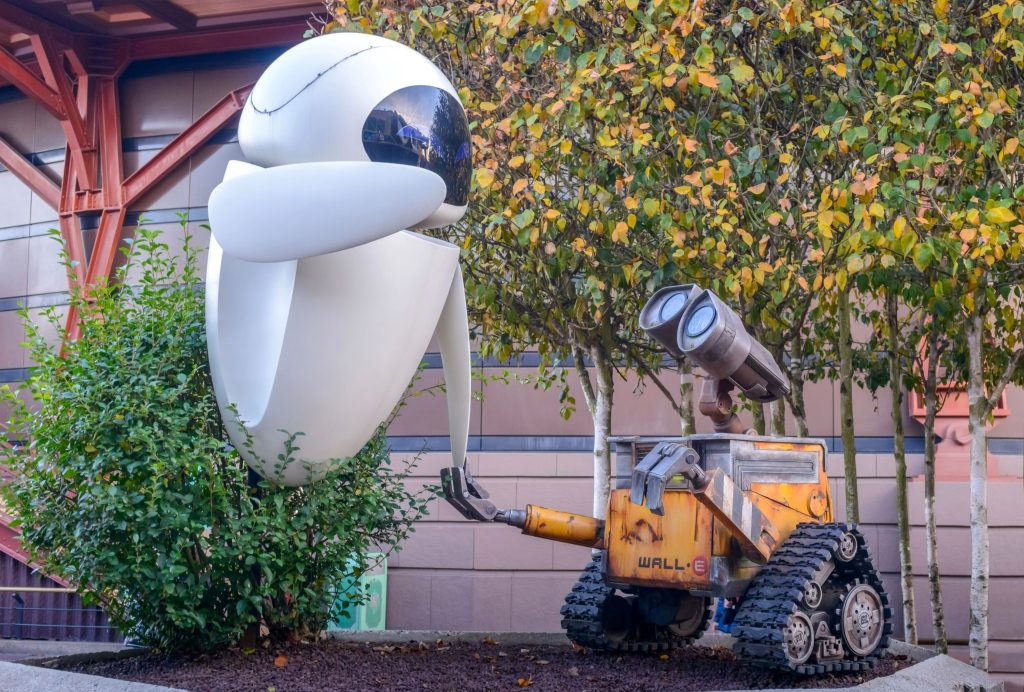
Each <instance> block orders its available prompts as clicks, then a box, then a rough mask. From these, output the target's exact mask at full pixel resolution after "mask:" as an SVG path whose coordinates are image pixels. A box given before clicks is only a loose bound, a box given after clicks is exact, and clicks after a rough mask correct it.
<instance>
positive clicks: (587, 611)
mask: <svg viewBox="0 0 1024 692" xmlns="http://www.w3.org/2000/svg"><path fill="white" fill-rule="evenodd" d="M614 594H615V589H614V588H612V587H610V586H608V585H607V584H605V583H604V577H603V576H602V574H601V558H600V557H595V558H594V559H593V560H592V561H591V562H590V563H589V564H588V565H587V566H586V568H585V569H584V570H583V572H582V573H581V574H580V577H579V580H578V581H577V582H576V583H575V584H574V585H573V587H572V590H571V591H570V592H569V593H568V594H567V595H566V597H565V605H563V606H562V609H561V611H560V612H561V615H562V629H564V630H565V635H566V636H567V637H568V638H569V640H570V641H572V642H574V643H575V644H577V645H579V646H582V647H585V648H587V649H593V650H595V651H622V652H645V651H665V650H668V649H674V648H676V647H680V646H685V645H687V644H690V643H692V642H693V641H695V640H696V639H697V638H699V637H700V635H701V634H703V633H704V630H706V629H707V628H708V625H710V624H711V608H710V606H709V607H707V608H706V609H705V613H704V620H703V622H702V623H701V624H700V626H699V627H698V628H697V631H696V632H695V633H694V634H693V635H691V636H689V637H679V636H676V635H673V634H672V633H671V632H669V631H668V630H667V629H666V628H657V629H658V631H657V632H656V635H657V637H658V638H657V640H644V639H626V640H624V641H612V640H610V639H608V637H606V636H605V631H604V625H603V623H602V620H601V615H602V613H603V608H604V603H605V601H606V600H607V599H608V597H609V596H612V595H614ZM644 629H645V630H650V629H651V628H650V627H645V628H644Z"/></svg>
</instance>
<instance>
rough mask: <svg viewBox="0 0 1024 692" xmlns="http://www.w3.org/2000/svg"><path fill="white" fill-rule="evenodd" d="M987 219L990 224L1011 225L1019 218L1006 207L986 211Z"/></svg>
mask: <svg viewBox="0 0 1024 692" xmlns="http://www.w3.org/2000/svg"><path fill="white" fill-rule="evenodd" d="M985 218H986V219H988V221H989V222H990V223H1010V222H1011V221H1016V220H1017V217H1016V216H1014V215H1013V212H1012V211H1010V210H1009V209H1007V208H1006V207H992V208H991V209H986V210H985Z"/></svg>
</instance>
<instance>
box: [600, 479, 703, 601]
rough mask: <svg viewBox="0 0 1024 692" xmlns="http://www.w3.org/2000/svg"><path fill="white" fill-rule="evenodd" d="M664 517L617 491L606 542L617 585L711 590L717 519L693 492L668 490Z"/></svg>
mask: <svg viewBox="0 0 1024 692" xmlns="http://www.w3.org/2000/svg"><path fill="white" fill-rule="evenodd" d="M664 503H665V514H664V515H663V516H658V515H657V514H654V513H652V512H651V511H650V510H649V509H647V507H645V506H643V505H635V504H633V503H632V502H630V501H629V491H628V490H614V491H612V495H611V501H610V503H609V507H608V520H607V526H606V530H605V539H606V541H607V542H608V574H607V577H608V579H609V580H610V581H612V582H620V583H629V584H637V585H641V586H663V587H670V588H684V589H686V588H689V589H697V588H707V586H708V584H709V577H710V571H711V569H710V568H711V523H712V515H711V512H709V511H708V510H707V509H705V508H704V507H702V506H701V505H700V504H699V503H698V502H697V500H696V499H695V498H694V496H693V495H691V494H690V493H688V492H684V491H668V492H666V493H665V497H664Z"/></svg>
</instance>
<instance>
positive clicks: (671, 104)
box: [661, 96, 676, 113]
mask: <svg viewBox="0 0 1024 692" xmlns="http://www.w3.org/2000/svg"><path fill="white" fill-rule="evenodd" d="M661 104H662V105H663V106H665V110H667V111H668V112H669V113H671V112H672V111H674V110H675V109H676V102H675V101H673V100H672V99H670V98H669V97H668V96H666V97H665V98H663V99H662V100H661Z"/></svg>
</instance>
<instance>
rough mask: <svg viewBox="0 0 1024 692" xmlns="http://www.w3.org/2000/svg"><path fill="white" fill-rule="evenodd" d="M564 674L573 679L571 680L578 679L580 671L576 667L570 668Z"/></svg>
mask: <svg viewBox="0 0 1024 692" xmlns="http://www.w3.org/2000/svg"><path fill="white" fill-rule="evenodd" d="M565 672H566V673H568V674H569V676H570V677H573V678H578V677H579V676H580V669H579V668H577V667H576V666H573V667H572V668H570V669H569V670H567V671H565Z"/></svg>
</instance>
